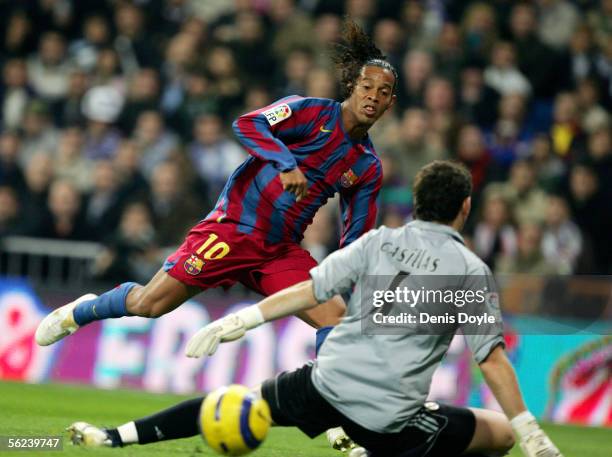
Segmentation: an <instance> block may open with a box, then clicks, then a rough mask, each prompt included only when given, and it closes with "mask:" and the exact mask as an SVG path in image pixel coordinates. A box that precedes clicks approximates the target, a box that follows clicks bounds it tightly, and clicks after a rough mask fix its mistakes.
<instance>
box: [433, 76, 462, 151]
mask: <svg viewBox="0 0 612 457" xmlns="http://www.w3.org/2000/svg"><path fill="white" fill-rule="evenodd" d="M454 108H455V92H454V90H453V86H452V84H451V83H450V81H448V80H447V79H444V78H432V79H430V80H429V81H428V82H427V86H426V87H425V109H426V110H427V113H428V116H429V121H430V124H429V125H430V126H431V131H432V133H434V134H436V135H439V136H440V138H441V139H442V141H443V144H444V147H449V145H451V144H452V143H453V142H454V140H455V138H456V135H457V131H458V130H459V127H460V124H461V119H459V117H458V116H457V114H456V112H455V109H454Z"/></svg>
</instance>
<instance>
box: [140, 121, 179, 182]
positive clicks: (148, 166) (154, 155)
mask: <svg viewBox="0 0 612 457" xmlns="http://www.w3.org/2000/svg"><path fill="white" fill-rule="evenodd" d="M132 137H133V140H134V143H135V144H136V145H137V146H138V148H139V149H140V171H141V172H142V174H143V175H144V176H145V177H146V178H150V177H151V174H152V173H153V169H154V168H155V167H156V166H157V165H158V164H159V163H161V162H164V161H166V160H169V159H171V158H172V156H173V155H174V154H176V153H177V152H178V148H179V139H178V137H177V136H176V135H175V134H174V133H172V132H170V131H168V130H167V129H166V126H165V124H164V119H163V118H162V117H161V115H160V114H159V113H158V112H157V111H143V112H141V113H140V116H138V121H137V123H136V128H135V129H134V133H133V135H132Z"/></svg>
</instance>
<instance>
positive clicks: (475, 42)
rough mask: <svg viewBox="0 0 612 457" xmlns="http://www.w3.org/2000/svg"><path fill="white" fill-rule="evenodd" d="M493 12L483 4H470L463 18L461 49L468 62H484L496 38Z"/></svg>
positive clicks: (490, 7) (488, 6)
mask: <svg viewBox="0 0 612 457" xmlns="http://www.w3.org/2000/svg"><path fill="white" fill-rule="evenodd" d="M496 20H497V19H496V17H495V10H494V9H493V7H492V6H490V5H489V4H487V3H484V2H475V3H472V4H471V5H470V6H469V7H468V9H467V11H466V12H465V14H464V16H463V24H462V26H461V27H462V32H463V33H462V35H463V48H464V49H465V52H466V57H467V58H468V60H470V61H476V62H485V61H486V60H487V57H488V55H489V53H490V52H491V49H492V47H493V43H494V42H495V40H496V38H497V30H496V28H495V23H496Z"/></svg>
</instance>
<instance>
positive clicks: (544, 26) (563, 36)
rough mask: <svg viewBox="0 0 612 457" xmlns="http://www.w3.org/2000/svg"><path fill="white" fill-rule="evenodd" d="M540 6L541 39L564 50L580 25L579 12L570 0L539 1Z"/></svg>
mask: <svg viewBox="0 0 612 457" xmlns="http://www.w3.org/2000/svg"><path fill="white" fill-rule="evenodd" d="M538 6H539V7H540V38H541V39H542V41H543V42H544V43H546V44H547V45H549V46H551V47H553V48H555V49H560V48H562V47H563V46H565V45H566V44H567V43H568V42H569V40H570V37H571V36H572V33H574V30H575V28H576V26H577V25H578V21H579V16H578V10H577V9H576V7H575V6H574V5H573V4H572V3H571V2H569V1H568V0H538Z"/></svg>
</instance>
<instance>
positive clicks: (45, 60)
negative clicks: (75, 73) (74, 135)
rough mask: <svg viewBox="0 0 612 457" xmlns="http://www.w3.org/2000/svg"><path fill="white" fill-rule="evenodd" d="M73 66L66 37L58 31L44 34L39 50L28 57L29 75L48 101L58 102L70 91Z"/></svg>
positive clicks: (33, 86) (37, 90) (32, 82)
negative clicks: (69, 84)
mask: <svg viewBox="0 0 612 457" xmlns="http://www.w3.org/2000/svg"><path fill="white" fill-rule="evenodd" d="M70 71H71V67H70V64H69V63H68V59H67V56H66V42H65V40H64V37H63V36H62V35H60V34H59V33H56V32H47V33H45V34H43V35H42V37H41V39H40V45H39V48H38V52H37V53H36V54H34V55H33V56H31V57H30V58H29V59H28V77H29V81H30V84H31V85H32V88H33V89H34V91H35V92H36V93H37V94H38V95H39V96H40V97H42V98H43V99H44V100H45V101H47V102H56V101H58V100H59V99H61V98H62V97H64V96H65V95H66V93H67V91H68V76H69V75H70Z"/></svg>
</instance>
